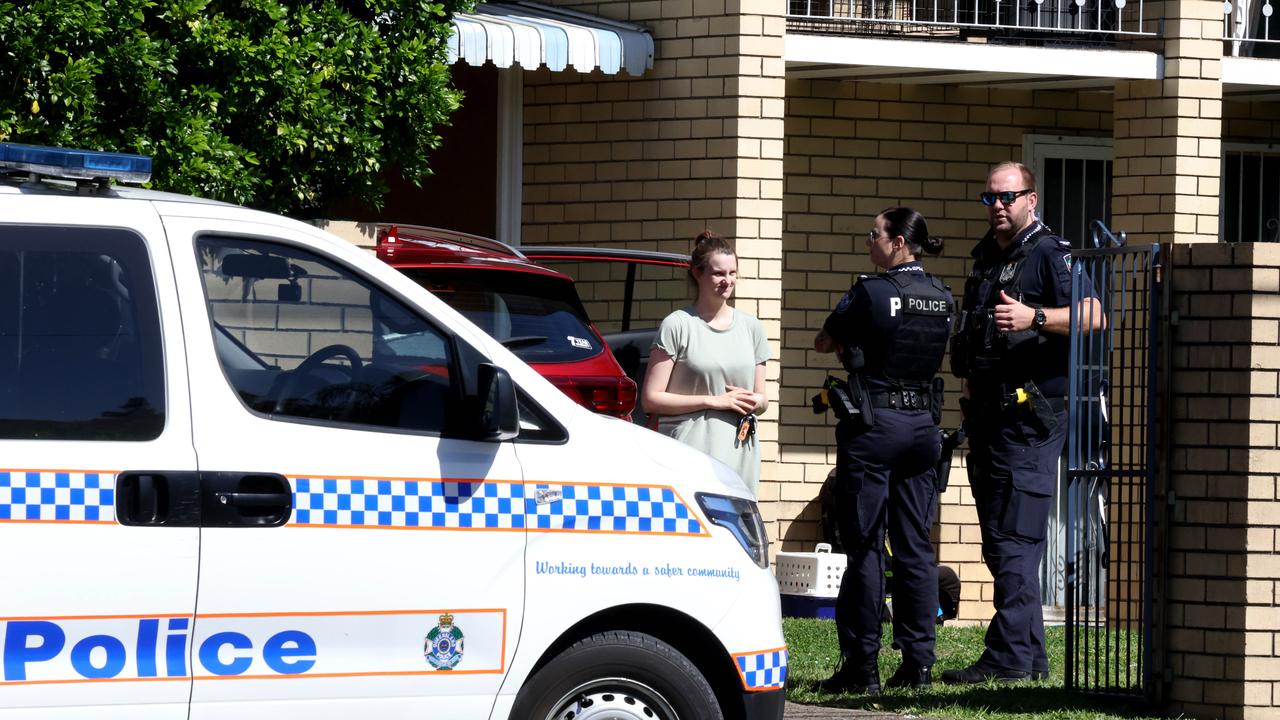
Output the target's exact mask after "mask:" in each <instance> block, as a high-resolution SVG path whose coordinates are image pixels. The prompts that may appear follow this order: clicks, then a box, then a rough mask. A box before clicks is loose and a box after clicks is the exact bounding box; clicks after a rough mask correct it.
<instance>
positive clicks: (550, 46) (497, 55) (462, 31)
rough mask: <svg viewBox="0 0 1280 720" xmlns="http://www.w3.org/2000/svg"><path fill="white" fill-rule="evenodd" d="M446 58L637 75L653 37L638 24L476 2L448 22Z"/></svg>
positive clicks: (647, 65)
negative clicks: (450, 29)
mask: <svg viewBox="0 0 1280 720" xmlns="http://www.w3.org/2000/svg"><path fill="white" fill-rule="evenodd" d="M453 27H454V33H453V37H451V38H450V39H449V57H450V60H451V61H452V62H457V61H459V60H461V61H462V62H465V63H467V64H468V65H475V66H480V65H484V64H485V63H486V62H491V63H493V64H494V65H496V66H498V67H500V68H507V67H511V66H513V65H519V66H520V67H522V68H524V69H525V70H535V69H537V68H539V67H541V66H543V65H545V66H547V68H548V69H550V70H553V71H559V70H564V69H565V68H568V67H572V68H573V69H574V70H577V71H578V72H583V73H589V72H592V71H593V70H596V69H597V68H598V69H599V70H600V72H602V73H604V74H606V75H616V74H618V72H619V71H621V70H626V71H627V74H628V75H633V76H640V75H643V74H644V71H645V70H648V69H652V68H653V37H652V36H651V35H649V32H648V31H647V30H645V29H644V28H642V27H640V26H639V25H632V24H629V23H623V22H618V21H616V20H607V19H605V18H601V17H596V16H594V15H587V14H586V13H580V12H576V11H573V10H568V9H564V8H554V7H549V6H547V5H539V4H537V3H532V2H522V1H519V0H517V1H516V2H492V3H481V4H479V5H477V6H476V9H475V11H474V12H471V13H459V14H457V15H455V16H454V18H453Z"/></svg>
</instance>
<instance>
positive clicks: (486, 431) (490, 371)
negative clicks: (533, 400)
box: [476, 363, 520, 442]
mask: <svg viewBox="0 0 1280 720" xmlns="http://www.w3.org/2000/svg"><path fill="white" fill-rule="evenodd" d="M477 375H478V377H477V383H476V385H477V388H476V389H477V393H476V395H477V397H476V400H477V401H478V402H477V410H478V412H477V417H476V420H477V423H476V424H477V426H478V427H477V428H476V429H477V430H478V431H479V432H478V433H477V435H478V439H480V440H488V441H493V442H505V441H507V440H514V439H515V438H516V437H517V436H518V435H519V434H520V408H519V405H518V403H517V401H516V385H515V383H514V382H512V380H511V375H510V374H508V373H507V371H506V370H504V369H503V368H500V367H498V366H497V365H494V364H493V363H482V364H481V365H480V367H479V368H478V372H477Z"/></svg>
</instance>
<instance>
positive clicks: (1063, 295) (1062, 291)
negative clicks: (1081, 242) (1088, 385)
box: [962, 220, 1094, 397]
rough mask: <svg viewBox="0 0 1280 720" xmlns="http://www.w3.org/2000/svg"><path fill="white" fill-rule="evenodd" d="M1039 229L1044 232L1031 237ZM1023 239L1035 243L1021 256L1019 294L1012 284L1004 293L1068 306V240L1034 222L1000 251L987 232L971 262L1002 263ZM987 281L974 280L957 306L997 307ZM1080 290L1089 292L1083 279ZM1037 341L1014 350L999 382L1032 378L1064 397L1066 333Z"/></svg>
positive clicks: (1047, 390) (1043, 388)
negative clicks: (1022, 349)
mask: <svg viewBox="0 0 1280 720" xmlns="http://www.w3.org/2000/svg"><path fill="white" fill-rule="evenodd" d="M1038 231H1043V232H1040V234H1039V235H1038V236H1036V237H1034V238H1032V237H1031V236H1032V235H1033V234H1035V233H1037V232H1038ZM1026 242H1032V243H1035V244H1034V246H1032V247H1031V249H1030V253H1029V254H1028V255H1027V257H1026V258H1025V259H1024V260H1023V262H1024V263H1025V267H1024V268H1023V269H1022V275H1021V278H1020V279H1019V281H1018V287H1017V288H1016V290H1017V291H1018V293H1021V295H1022V297H1018V295H1017V294H1016V293H1015V292H1013V290H1014V288H1010V289H1008V290H1006V291H1005V292H1007V293H1008V294H1009V295H1010V296H1011V297H1013V299H1014V300H1018V301H1020V302H1022V303H1023V304H1025V305H1031V306H1033V307H1045V308H1060V307H1067V306H1068V305H1070V304H1071V243H1069V242H1067V241H1066V240H1064V239H1062V238H1061V237H1059V236H1057V235H1055V234H1054V233H1053V232H1052V231H1051V230H1049V229H1048V227H1047V226H1045V225H1044V224H1043V223H1041V222H1040V221H1039V220H1037V221H1035V222H1034V223H1032V224H1031V227H1028V228H1027V229H1026V230H1024V231H1023V232H1021V233H1019V234H1018V235H1017V236H1015V237H1014V238H1013V241H1012V242H1010V243H1009V247H1008V248H1004V249H1001V247H1000V244H999V243H998V242H997V241H996V237H995V233H994V232H988V233H987V235H986V237H984V238H983V239H982V240H981V241H979V242H978V245H977V247H975V248H974V249H973V258H974V263H975V266H976V267H977V268H979V269H981V270H984V271H985V270H986V269H988V268H991V267H993V266H1003V265H1004V264H1006V262H1007V259H1008V257H1009V256H1010V255H1012V254H1013V252H1014V250H1015V248H1017V247H1019V246H1020V245H1021V244H1023V243H1026ZM991 285H992V284H991V283H988V282H982V283H979V284H978V286H977V287H975V288H974V289H973V292H971V293H969V294H967V295H966V296H965V298H964V304H963V306H962V307H963V308H964V309H965V310H972V309H975V308H976V309H987V308H994V307H997V306H999V305H1000V293H999V292H998V291H996V290H994V288H992V287H991ZM1085 290H1086V292H1085V295H1087V296H1093V295H1094V293H1093V289H1092V286H1091V285H1089V284H1087V282H1086V286H1085ZM1042 340H1043V341H1042V342H1039V343H1034V344H1033V347H1032V349H1030V350H1029V351H1028V352H1027V353H1025V354H1024V353H1019V357H1018V358H1017V359H1018V361H1017V362H1011V363H1009V364H1008V366H1007V367H1006V368H1005V370H1006V372H1005V375H1006V377H1004V378H1002V381H1003V382H1004V383H1005V384H1006V385H1008V386H1010V387H1013V386H1020V385H1021V384H1023V383H1025V382H1026V381H1027V380H1032V381H1034V382H1035V384H1036V386H1037V387H1039V388H1040V392H1042V393H1044V395H1045V396H1046V397H1063V396H1065V395H1066V394H1067V360H1068V356H1069V354H1070V348H1071V343H1070V340H1069V338H1068V337H1067V336H1065V335H1055V334H1053V333H1044V334H1043V335H1042Z"/></svg>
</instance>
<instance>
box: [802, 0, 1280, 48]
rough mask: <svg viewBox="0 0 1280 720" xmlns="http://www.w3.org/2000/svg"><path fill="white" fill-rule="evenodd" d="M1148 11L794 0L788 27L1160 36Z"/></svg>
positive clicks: (1061, 0) (1030, 3)
mask: <svg viewBox="0 0 1280 720" xmlns="http://www.w3.org/2000/svg"><path fill="white" fill-rule="evenodd" d="M1250 1H1252V2H1257V1H1258V0H1246V2H1250ZM1277 1H1280V0H1277ZM1267 2H1271V0H1267ZM1143 10H1144V7H1143V0H788V11H787V29H788V30H792V31H800V32H804V31H813V32H836V33H850V34H894V35H900V34H906V35H948V36H953V37H990V38H997V37H1001V36H1014V37H1017V38H1019V39H1023V40H1026V39H1034V38H1036V37H1040V38H1051V37H1057V38H1063V39H1068V40H1072V41H1076V42H1089V41H1099V40H1101V41H1103V42H1106V41H1107V40H1108V38H1110V39H1114V38H1116V37H1119V36H1125V37H1131V36H1151V35H1155V34H1156V33H1155V32H1154V28H1152V27H1148V25H1147V24H1145V23H1144V22H1143V21H1144V19H1145V18H1144V15H1143Z"/></svg>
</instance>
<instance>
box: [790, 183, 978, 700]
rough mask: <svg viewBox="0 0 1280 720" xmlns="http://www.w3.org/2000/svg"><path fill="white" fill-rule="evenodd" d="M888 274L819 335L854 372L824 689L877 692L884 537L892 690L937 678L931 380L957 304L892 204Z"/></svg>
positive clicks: (841, 463)
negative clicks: (896, 658) (895, 651)
mask: <svg viewBox="0 0 1280 720" xmlns="http://www.w3.org/2000/svg"><path fill="white" fill-rule="evenodd" d="M867 246H868V248H869V250H870V254H871V261H872V262H873V263H875V265H876V266H877V267H879V268H882V269H883V270H884V272H882V273H880V274H877V275H863V276H861V277H860V278H859V279H858V281H857V282H856V283H855V284H854V285H853V287H852V288H850V289H849V292H848V293H846V294H845V296H844V297H843V298H842V299H841V300H840V303H839V304H838V305H837V306H836V308H835V310H834V311H833V312H832V313H831V315H830V316H829V317H828V318H827V320H826V322H825V323H824V324H823V327H822V330H821V331H820V332H819V333H818V335H817V337H816V338H815V339H814V349H815V350H816V351H818V352H821V353H828V352H838V353H839V357H840V360H841V363H842V364H843V365H844V367H845V369H846V370H848V372H849V376H850V377H849V391H848V392H849V395H850V402H849V403H848V408H849V410H852V411H853V412H848V411H842V410H841V408H842V407H845V404H844V403H843V402H841V401H837V402H838V403H839V404H836V403H833V407H836V410H837V416H841V415H843V416H844V417H842V418H841V419H840V421H839V423H838V424H837V425H836V447H837V456H836V494H837V497H838V498H839V500H838V503H839V505H838V507H839V512H840V520H841V521H840V525H839V527H840V529H841V541H842V542H843V544H844V546H845V552H847V553H848V555H849V567H848V570H847V571H846V572H845V576H844V580H843V581H842V582H841V584H840V595H839V597H838V598H837V600H836V626H837V630H838V633H839V638H840V653H841V656H842V661H841V665H840V668H839V669H838V670H836V672H835V674H833V675H832V676H831V677H830V678H828V679H826V680H824V681H823V682H822V683H821V685H820V687H821V688H822V689H823V690H825V691H827V692H852V693H867V694H875V693H878V692H879V691H880V675H879V671H878V670H877V667H876V657H877V655H878V654H879V652H880V618H881V611H882V609H883V607H884V598H885V592H884V591H885V576H884V571H885V551H884V547H885V531H886V526H887V529H888V533H889V541H890V543H891V545H892V548H893V609H894V613H893V620H894V639H895V645H897V646H898V647H900V648H901V649H902V658H903V660H902V666H901V667H900V668H899V670H898V672H897V673H895V674H894V675H893V677H891V678H889V681H888V683H887V686H888V687H913V688H924V687H928V685H929V684H930V683H931V681H932V676H931V673H932V667H933V661H934V622H935V617H936V613H937V608H938V605H937V602H938V576H937V569H936V566H935V563H934V552H933V545H932V543H931V542H930V540H929V532H930V529H931V527H932V525H933V508H934V501H935V500H936V495H937V490H936V478H935V475H936V472H935V470H934V467H935V465H936V463H937V461H938V456H939V452H940V446H939V435H938V426H937V417H936V415H935V413H936V412H937V411H938V410H940V408H941V407H942V398H941V397H934V396H933V394H932V392H931V384H932V380H933V378H934V376H935V375H936V374H937V372H938V368H939V367H940V366H941V364H942V356H943V353H944V351H945V350H946V344H947V338H948V336H949V335H950V331H951V317H952V312H953V310H954V304H955V303H954V301H953V300H952V297H951V292H950V290H949V289H947V287H946V286H945V285H943V284H942V283H941V282H940V281H939V280H938V279H937V278H935V277H933V276H931V275H929V274H927V273H925V271H924V268H923V267H921V265H920V263H919V262H917V261H916V256H917V255H919V254H920V253H921V252H928V253H930V254H937V253H940V252H942V240H941V239H939V238H934V237H929V231H928V226H927V225H926V224H925V219H924V217H923V216H922V215H921V214H920V213H918V212H916V211H915V210H912V209H911V208H905V207H895V208H889V209H887V210H885V211H884V212H882V213H880V215H879V216H877V217H876V224H875V227H874V228H873V229H872V230H871V233H870V236H869V237H868V239H867Z"/></svg>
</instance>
